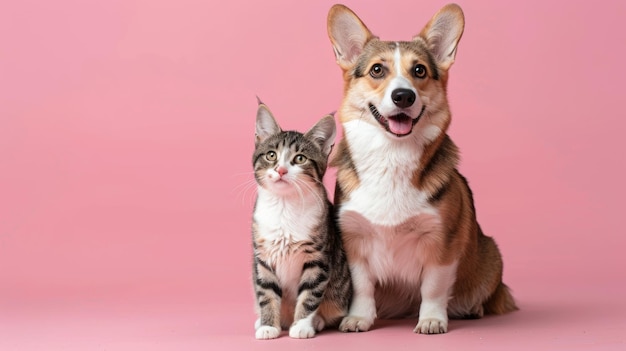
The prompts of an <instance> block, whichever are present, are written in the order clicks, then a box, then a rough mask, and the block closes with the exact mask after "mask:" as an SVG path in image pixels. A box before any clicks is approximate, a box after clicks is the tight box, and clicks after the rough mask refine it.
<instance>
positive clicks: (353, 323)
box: [339, 316, 374, 332]
mask: <svg viewBox="0 0 626 351" xmlns="http://www.w3.org/2000/svg"><path fill="white" fill-rule="evenodd" d="M372 324H374V321H373V320H370V319H367V318H363V317H357V316H347V317H344V319H343V320H342V321H341V324H340V325H339V330H341V331H342V332H365V331H368V330H370V328H371V327H372Z"/></svg>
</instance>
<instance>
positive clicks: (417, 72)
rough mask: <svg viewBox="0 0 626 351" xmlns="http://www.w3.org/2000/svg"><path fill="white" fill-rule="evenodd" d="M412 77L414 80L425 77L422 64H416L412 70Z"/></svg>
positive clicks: (424, 68)
mask: <svg viewBox="0 0 626 351" xmlns="http://www.w3.org/2000/svg"><path fill="white" fill-rule="evenodd" d="M413 75H414V76H415V78H424V77H426V67H425V66H424V65H422V64H417V65H415V67H414V68H413Z"/></svg>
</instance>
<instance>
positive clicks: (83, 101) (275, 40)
mask: <svg viewBox="0 0 626 351" xmlns="http://www.w3.org/2000/svg"><path fill="white" fill-rule="evenodd" d="M332 3H333V2H332V1H309V2H296V1H265V2H250V1H240V0H231V1H223V2H220V3H219V4H216V2H215V1H210V0H204V1H190V0H169V1H166V0H159V1H155V0H143V1H139V0H116V1H114V0H109V1H79V0H74V1H72V0H57V1H43V0H40V1H32V0H30V1H26V0H22V1H10V2H4V3H3V4H2V5H0V349H1V350H229V349H246V350H250V349H260V350H291V349H295V348H302V349H310V350H321V349H324V350H329V349H335V348H336V349H344V350H345V349H346V347H348V349H350V350H352V349H372V350H379V349H381V348H385V349H389V350H392V349H393V350H404V349H407V350H408V349H411V350H414V349H415V348H416V347H419V348H422V349H425V350H426V349H434V348H437V349H445V348H456V349H458V348H461V347H462V348H463V349H466V350H467V349H482V350H514V349H519V350H538V349H550V350H561V349H562V350H572V349H581V350H582V349H594V350H602V349H603V350H613V349H614V350H617V349H621V350H623V349H625V348H626V345H625V343H626V303H624V296H625V295H626V287H625V286H624V284H625V282H626V279H625V278H626V274H625V270H624V269H625V267H626V265H625V263H626V259H625V248H626V239H624V233H623V229H622V228H623V227H624V225H623V223H624V218H625V214H624V202H625V196H626V192H625V188H626V187H625V186H624V179H625V178H626V171H625V167H624V158H625V157H624V150H625V146H626V142H625V141H624V126H625V125H626V123H625V118H626V115H625V114H624V107H623V105H624V103H625V102H626V95H625V93H624V91H625V89H624V87H623V86H624V82H625V81H626V69H625V68H624V67H625V65H626V50H625V49H624V44H625V43H626V34H625V33H626V25H625V24H624V23H625V20H624V16H625V15H626V2H624V1H619V0H616V1H546V0H542V1H531V0H527V1H518V2H503V1H497V0H492V1H460V4H461V6H462V7H463V9H464V11H465V15H466V30H465V34H464V36H463V39H462V40H461V43H460V47H459V51H458V55H457V62H456V63H455V65H454V66H453V67H452V72H451V79H450V84H449V97H450V102H451V107H452V111H453V123H452V127H451V130H450V134H451V136H452V138H453V139H454V140H455V141H456V142H457V144H458V145H459V146H460V147H461V150H462V153H463V160H462V164H461V171H462V172H463V173H464V175H465V176H467V178H468V179H469V180H470V183H471V186H472V189H473V191H474V194H475V200H476V206H477V209H478V217H479V221H480V223H481V225H482V227H483V229H484V230H485V231H486V232H487V233H488V234H489V235H492V236H494V237H495V238H496V240H497V242H498V243H499V245H500V248H501V250H502V252H503V254H504V257H505V281H506V282H507V283H508V284H509V285H510V286H511V287H512V289H513V290H514V293H515V296H516V297H517V299H518V301H519V305H520V307H521V310H520V311H519V312H516V313H513V314H510V315H506V316H501V317H488V318H484V319H482V320H472V321H452V322H451V325H450V327H451V331H450V333H448V334H447V335H442V336H423V335H414V334H413V333H412V332H411V330H412V327H413V325H414V323H415V321H413V320H411V321H382V322H379V323H378V324H377V328H376V329H375V330H373V331H371V332H369V333H365V334H358V335H355V334H351V335H346V334H341V333H338V332H334V331H329V332H325V333H323V334H321V335H318V337H317V338H315V339H313V340H307V341H299V340H291V339H289V338H288V337H286V336H283V337H282V338H281V339H279V340H275V341H269V342H260V341H256V340H254V336H253V335H254V333H253V323H254V318H255V317H254V315H253V309H252V305H253V298H252V285H251V282H250V262H251V258H250V252H251V245H250V233H249V232H250V230H249V227H250V216H251V211H252V202H253V198H254V196H253V194H254V191H253V187H252V186H251V185H252V184H251V183H250V182H251V181H252V179H253V178H252V173H251V169H252V168H251V160H250V158H251V154H252V149H253V131H254V118H255V112H256V98H255V95H259V96H260V97H261V98H262V99H263V100H264V101H265V102H266V103H267V104H268V105H269V106H270V108H271V109H272V110H273V111H274V113H275V115H276V116H277V118H278V119H279V120H280V121H281V122H282V125H283V127H285V128H287V129H294V128H295V129H307V128H309V127H310V126H311V125H312V124H313V123H314V122H315V121H316V120H317V119H319V118H320V117H322V116H323V115H324V114H326V113H328V112H330V111H333V110H336V109H337V108H338V106H339V102H340V99H341V95H342V89H343V88H342V79H341V73H340V69H339V67H338V66H336V64H335V62H334V57H333V53H332V49H331V47H330V44H329V41H328V38H327V35H326V14H327V11H328V9H329V8H330V6H331V5H332ZM346 4H347V5H348V6H350V7H351V8H352V9H353V10H355V11H356V12H357V13H358V14H359V16H360V17H361V18H362V19H363V20H364V21H365V23H366V24H367V25H368V26H369V27H370V28H371V29H372V30H373V31H374V33H376V34H378V35H379V36H381V37H382V38H383V39H397V40H408V39H409V38H410V37H411V36H412V35H413V34H415V33H417V32H418V31H419V30H420V29H421V27H422V26H423V25H424V24H425V23H426V21H427V20H428V19H429V18H430V17H431V16H432V15H433V14H434V13H435V12H436V10H438V9H439V8H440V7H441V6H443V4H444V2H442V1H431V0H428V1H427V0H424V1H396V0H385V1H367V2H365V1H346ZM332 175H333V172H331V174H330V177H329V178H328V179H327V183H328V184H329V185H330V187H331V188H332V183H333V180H332Z"/></svg>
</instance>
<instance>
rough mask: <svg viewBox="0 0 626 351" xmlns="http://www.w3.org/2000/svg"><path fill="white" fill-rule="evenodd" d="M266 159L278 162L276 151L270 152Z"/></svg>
mask: <svg viewBox="0 0 626 351" xmlns="http://www.w3.org/2000/svg"><path fill="white" fill-rule="evenodd" d="M265 159H266V160H268V161H276V153H275V152H274V151H270V152H268V153H266V154H265Z"/></svg>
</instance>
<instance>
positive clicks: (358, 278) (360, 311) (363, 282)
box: [339, 260, 376, 332]
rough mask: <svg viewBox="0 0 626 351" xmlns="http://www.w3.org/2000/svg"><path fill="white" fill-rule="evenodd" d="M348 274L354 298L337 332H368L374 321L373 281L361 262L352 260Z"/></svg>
mask: <svg viewBox="0 0 626 351" xmlns="http://www.w3.org/2000/svg"><path fill="white" fill-rule="evenodd" d="M350 274H351V275H352V284H353V287H354V296H353V299H352V303H351V304H350V310H349V312H348V315H347V316H346V317H344V318H343V320H342V321H341V324H340V325H339V330H341V331H343V332H361V331H368V330H369V329H370V328H371V327H372V324H374V319H376V300H375V299H374V281H373V279H372V278H371V276H370V274H369V270H368V269H367V266H366V265H365V262H364V261H363V260H352V262H351V264H350Z"/></svg>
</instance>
